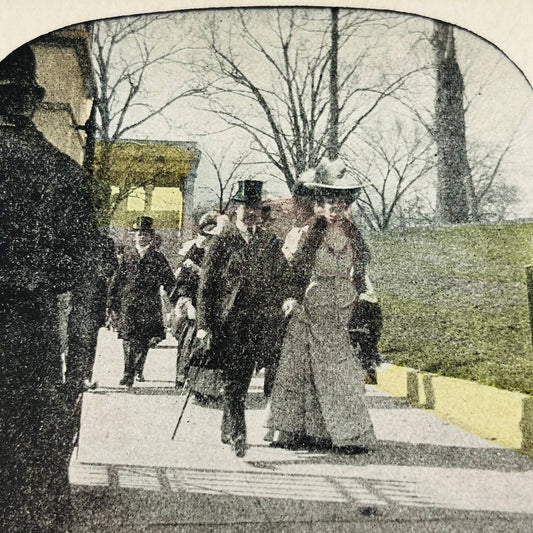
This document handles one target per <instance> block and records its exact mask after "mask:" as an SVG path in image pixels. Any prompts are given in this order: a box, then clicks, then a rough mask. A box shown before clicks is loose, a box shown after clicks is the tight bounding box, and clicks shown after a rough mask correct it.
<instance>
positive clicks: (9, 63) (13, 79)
mask: <svg viewBox="0 0 533 533" xmlns="http://www.w3.org/2000/svg"><path fill="white" fill-rule="evenodd" d="M21 89H22V90H26V91H27V92H28V93H30V94H31V95H32V96H33V97H34V98H35V99H37V100H39V101H41V100H42V99H43V98H44V94H45V90H44V89H43V87H41V86H40V85H39V84H38V83H37V77H36V65H35V55H34V53H33V50H32V49H31V48H30V46H29V45H27V44H25V45H23V46H21V47H20V48H17V49H16V50H15V51H14V52H11V53H10V54H9V55H8V56H7V57H6V58H5V59H4V60H3V61H2V62H1V63H0V90H2V91H4V92H5V91H6V90H13V91H20V90H21Z"/></svg>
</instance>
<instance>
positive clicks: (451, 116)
mask: <svg viewBox="0 0 533 533" xmlns="http://www.w3.org/2000/svg"><path fill="white" fill-rule="evenodd" d="M432 45H433V49H434V50H435V58H436V70H437V88H436V98H435V118H434V120H435V125H434V126H435V127H434V131H435V142H436V145H437V163H438V170H437V177H438V183H437V217H438V219H439V220H440V221H441V222H446V223H451V224H455V223H461V222H467V221H468V197H467V191H466V184H465V181H466V180H467V177H468V176H469V175H470V167H469V165H468V157H467V150H466V135H465V117H464V108H463V88H464V87H463V77H462V75H461V71H460V69H459V65H458V63H457V59H456V56H455V42H454V37H453V28H452V26H450V25H449V24H446V23H443V22H438V21H435V23H434V31H433V36H432Z"/></svg>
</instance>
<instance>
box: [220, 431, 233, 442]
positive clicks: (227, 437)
mask: <svg viewBox="0 0 533 533" xmlns="http://www.w3.org/2000/svg"><path fill="white" fill-rule="evenodd" d="M220 442H222V444H230V443H231V435H228V434H227V433H222V435H220Z"/></svg>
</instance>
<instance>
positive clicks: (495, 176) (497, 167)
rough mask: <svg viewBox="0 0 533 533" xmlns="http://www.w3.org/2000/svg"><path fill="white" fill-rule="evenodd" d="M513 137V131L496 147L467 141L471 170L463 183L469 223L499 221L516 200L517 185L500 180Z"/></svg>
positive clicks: (509, 211)
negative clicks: (468, 210)
mask: <svg viewBox="0 0 533 533" xmlns="http://www.w3.org/2000/svg"><path fill="white" fill-rule="evenodd" d="M515 132H516V130H515ZM514 138H515V137H514V134H513V135H512V136H511V138H510V139H509V140H508V142H507V143H506V144H505V145H504V146H497V147H493V146H492V147H491V146H486V145H484V144H481V143H476V144H474V143H469V152H468V157H469V160H470V165H471V168H472V172H471V174H470V176H469V177H468V179H467V182H466V185H467V189H468V196H469V203H470V219H471V220H472V222H501V221H502V220H503V219H504V218H505V217H506V216H507V215H509V214H510V213H512V210H513V208H514V206H516V204H517V203H518V190H517V188H516V187H514V186H512V185H508V184H506V183H504V182H503V180H502V179H501V178H502V168H503V164H504V161H505V159H506V157H507V154H508V153H509V151H510V150H511V149H512V146H513V141H514Z"/></svg>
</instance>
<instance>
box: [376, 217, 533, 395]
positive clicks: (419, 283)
mask: <svg viewBox="0 0 533 533" xmlns="http://www.w3.org/2000/svg"><path fill="white" fill-rule="evenodd" d="M368 242H369V246H370V248H371V250H372V263H371V267H370V273H371V277H372V279H373V281H374V284H375V286H376V290H377V292H378V295H379V298H380V302H381V305H382V308H383V314H384V328H383V336H382V339H381V342H380V350H381V352H382V353H383V354H384V355H385V356H386V357H387V359H388V360H389V361H390V362H392V363H394V364H398V365H405V366H409V367H412V368H416V369H419V370H425V371H428V372H435V373H438V374H442V375H445V376H449V377H457V378H463V379H469V380H473V381H477V382H479V383H484V384H486V385H493V386H496V387H499V388H503V389H507V390H516V391H521V392H525V393H533V348H532V344H531V328H530V324H529V311H528V300H527V288H526V281H525V266H526V265H528V264H531V263H532V262H533V224H504V225H494V226H480V225H476V226H474V225H472V226H457V227H445V228H437V229H410V230H403V231H402V232H401V233H388V234H385V235H383V234H373V235H372V236H370V237H369V239H368Z"/></svg>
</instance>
